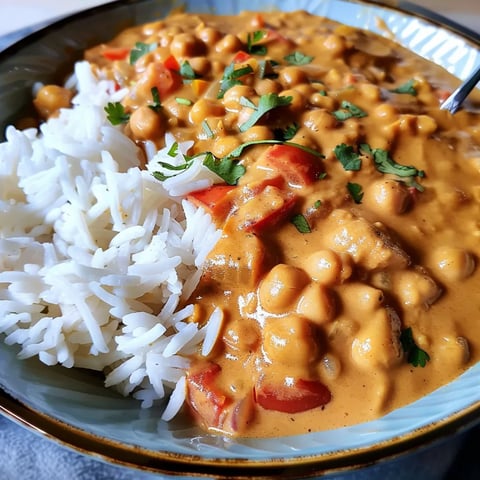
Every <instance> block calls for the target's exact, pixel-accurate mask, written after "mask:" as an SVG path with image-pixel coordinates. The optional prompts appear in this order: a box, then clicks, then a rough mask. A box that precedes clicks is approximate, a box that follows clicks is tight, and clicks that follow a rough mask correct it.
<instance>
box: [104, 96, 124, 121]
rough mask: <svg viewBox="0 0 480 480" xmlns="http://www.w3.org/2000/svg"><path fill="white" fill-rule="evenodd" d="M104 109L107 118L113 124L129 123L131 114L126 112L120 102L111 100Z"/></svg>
mask: <svg viewBox="0 0 480 480" xmlns="http://www.w3.org/2000/svg"><path fill="white" fill-rule="evenodd" d="M104 110H105V112H106V114H107V120H108V121H109V122H110V123H111V124H112V125H120V124H122V123H127V122H128V120H129V119H130V114H128V113H127V112H125V107H124V106H123V105H122V104H121V103H120V102H115V103H113V102H109V103H108V104H107V106H106V107H105V108H104Z"/></svg>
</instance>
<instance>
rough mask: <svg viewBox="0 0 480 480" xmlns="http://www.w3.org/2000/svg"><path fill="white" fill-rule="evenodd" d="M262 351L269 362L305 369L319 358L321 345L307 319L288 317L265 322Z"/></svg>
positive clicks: (295, 316)
mask: <svg viewBox="0 0 480 480" xmlns="http://www.w3.org/2000/svg"><path fill="white" fill-rule="evenodd" d="M262 350H263V353H264V354H265V356H266V360H267V361H268V362H271V363H274V364H281V365H287V366H289V367H297V368H298V367H300V368H302V367H303V368H305V367H307V366H308V365H309V364H310V363H311V362H313V361H314V360H315V359H316V358H317V357H318V353H319V345H318V342H317V341H316V338H315V334H314V330H313V328H312V324H311V323H310V322H309V321H308V320H307V319H306V318H304V317H302V316H300V315H288V316H286V317H281V318H270V319H268V320H267V321H266V322H265V326H264V328H263V343H262Z"/></svg>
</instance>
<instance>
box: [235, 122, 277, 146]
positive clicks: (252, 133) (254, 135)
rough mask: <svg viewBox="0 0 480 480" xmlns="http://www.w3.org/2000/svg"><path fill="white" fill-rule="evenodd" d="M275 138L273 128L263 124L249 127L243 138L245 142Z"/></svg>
mask: <svg viewBox="0 0 480 480" xmlns="http://www.w3.org/2000/svg"><path fill="white" fill-rule="evenodd" d="M273 138H275V135H274V134H273V132H272V130H270V128H268V127H266V126H263V125H255V126H253V127H251V128H249V129H248V130H247V131H246V132H245V133H244V134H243V135H242V140H243V141H244V142H252V141H255V140H272V139H273Z"/></svg>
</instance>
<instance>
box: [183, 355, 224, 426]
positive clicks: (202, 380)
mask: <svg viewBox="0 0 480 480" xmlns="http://www.w3.org/2000/svg"><path fill="white" fill-rule="evenodd" d="M220 371H221V368H220V366H219V365H218V364H216V363H213V362H212V363H208V364H207V365H206V366H204V367H202V368H201V369H200V370H197V371H193V372H192V373H190V374H189V375H188V376H187V399H188V402H189V405H190V406H191V408H192V410H193V413H194V414H195V415H197V416H198V417H199V419H200V420H201V421H203V422H204V424H205V426H207V427H217V428H220V427H221V426H222V424H223V420H224V416H225V414H226V413H227V412H226V407H227V406H228V404H229V403H230V402H231V399H230V398H229V397H227V396H226V395H225V394H224V393H223V392H222V391H221V390H220V388H218V387H217V386H216V385H215V381H216V379H217V377H218V375H219V374H220Z"/></svg>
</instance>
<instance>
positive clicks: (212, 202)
mask: <svg viewBox="0 0 480 480" xmlns="http://www.w3.org/2000/svg"><path fill="white" fill-rule="evenodd" d="M235 188H236V187H235V186H233V185H223V184H216V185H212V186H211V187H208V188H204V189H203V190H196V191H195V192H190V193H189V194H188V195H187V199H188V200H190V201H191V202H192V203H194V204H195V205H197V206H198V207H203V208H204V209H205V210H207V211H208V212H209V213H210V214H212V215H213V216H214V217H215V218H217V219H223V218H225V216H226V215H227V214H228V213H229V211H230V209H231V207H232V202H233V200H231V201H229V200H228V199H227V196H228V194H229V193H230V192H232V191H233V190H234V189H235Z"/></svg>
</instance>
